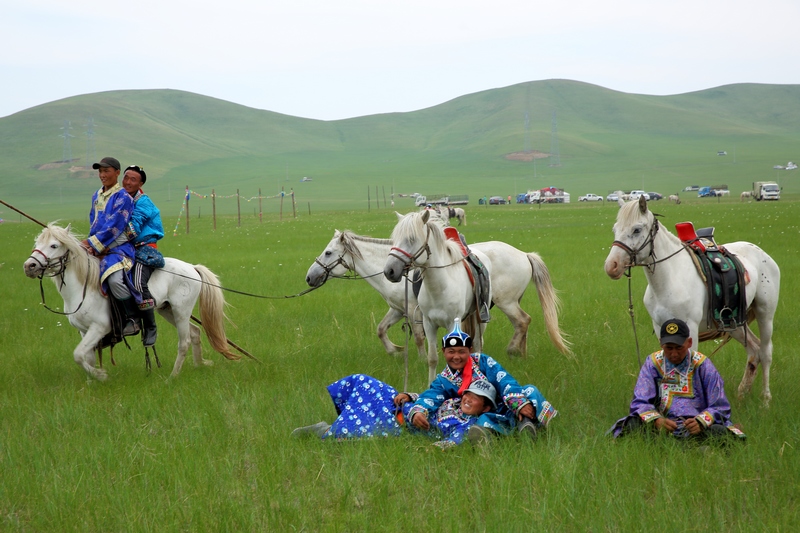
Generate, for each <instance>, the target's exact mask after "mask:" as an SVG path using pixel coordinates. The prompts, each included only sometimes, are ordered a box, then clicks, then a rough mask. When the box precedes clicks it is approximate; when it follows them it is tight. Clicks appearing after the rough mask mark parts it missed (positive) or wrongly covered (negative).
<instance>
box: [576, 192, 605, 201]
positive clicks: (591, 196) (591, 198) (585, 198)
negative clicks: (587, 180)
mask: <svg viewBox="0 0 800 533" xmlns="http://www.w3.org/2000/svg"><path fill="white" fill-rule="evenodd" d="M578 200H579V201H581V202H602V201H603V197H602V196H597V195H596V194H592V193H589V194H585V195H583V196H581V197H579V198H578Z"/></svg>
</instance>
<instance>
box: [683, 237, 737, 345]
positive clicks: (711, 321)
mask: <svg viewBox="0 0 800 533" xmlns="http://www.w3.org/2000/svg"><path fill="white" fill-rule="evenodd" d="M675 229H676V230H677V231H678V238H680V239H681V241H683V243H684V244H686V246H687V248H688V249H689V250H690V251H691V252H693V258H694V260H695V261H694V262H695V266H696V267H697V271H698V273H699V274H700V277H701V278H702V279H703V282H704V283H705V284H706V290H707V293H708V299H707V301H708V308H707V313H706V316H707V317H708V319H707V324H706V326H707V327H708V328H709V329H711V328H712V327H714V328H716V329H717V331H733V330H735V329H737V328H739V327H741V326H743V325H745V324H746V323H747V296H746V294H745V286H746V285H747V280H746V276H747V272H746V271H745V269H744V267H743V266H742V263H741V261H739V259H738V258H737V257H736V256H735V255H734V254H732V253H730V252H728V251H727V250H726V249H725V247H724V246H718V245H717V243H716V241H715V240H714V228H713V227H710V228H701V229H698V230H697V231H696V232H695V230H694V226H693V225H692V223H691V222H680V223H678V224H675Z"/></svg>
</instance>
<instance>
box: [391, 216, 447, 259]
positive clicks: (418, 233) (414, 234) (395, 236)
mask: <svg viewBox="0 0 800 533" xmlns="http://www.w3.org/2000/svg"><path fill="white" fill-rule="evenodd" d="M424 213H425V212H424V211H419V212H411V213H409V214H407V215H405V216H404V217H403V218H401V219H400V222H398V223H397V225H396V226H395V227H394V230H392V237H391V240H392V241H393V242H401V241H408V242H411V243H415V244H417V243H418V244H419V245H420V246H421V245H422V243H423V242H425V239H426V237H427V236H426V231H427V229H426V228H430V237H429V238H428V243H429V244H431V245H433V246H435V247H437V248H443V249H444V250H445V251H446V252H447V253H448V254H449V255H450V257H451V258H456V257H460V256H461V255H462V254H461V246H460V245H459V244H458V243H455V242H453V241H451V240H449V239H448V238H447V237H446V236H445V234H444V230H443V229H442V226H441V224H440V221H441V219H439V218H438V217H437V218H434V217H429V218H428V221H427V222H426V223H424V224H423V223H422V216H423V215H424ZM406 251H407V252H413V251H414V250H406Z"/></svg>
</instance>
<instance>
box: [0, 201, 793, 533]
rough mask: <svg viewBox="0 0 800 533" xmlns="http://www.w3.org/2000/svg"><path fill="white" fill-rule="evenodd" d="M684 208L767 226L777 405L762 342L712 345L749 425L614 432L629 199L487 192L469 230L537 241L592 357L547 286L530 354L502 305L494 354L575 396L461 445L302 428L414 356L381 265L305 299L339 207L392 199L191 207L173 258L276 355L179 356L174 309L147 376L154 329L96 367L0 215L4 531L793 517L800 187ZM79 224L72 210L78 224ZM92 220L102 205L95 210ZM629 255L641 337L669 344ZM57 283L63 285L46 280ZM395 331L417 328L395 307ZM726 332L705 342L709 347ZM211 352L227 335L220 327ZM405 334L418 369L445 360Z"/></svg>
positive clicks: (235, 335) (628, 376)
mask: <svg viewBox="0 0 800 533" xmlns="http://www.w3.org/2000/svg"><path fill="white" fill-rule="evenodd" d="M651 207H652V209H653V210H654V211H658V212H660V213H662V214H663V215H664V218H663V219H662V220H663V221H664V222H665V223H666V224H667V226H668V227H672V225H673V224H674V223H675V222H679V221H683V220H692V221H694V223H695V225H696V226H698V227H699V226H707V225H713V226H716V228H717V239H718V241H719V242H726V241H733V240H748V241H751V242H755V243H757V244H759V245H760V246H762V247H763V248H764V249H765V250H766V251H767V252H768V253H769V254H770V255H772V256H773V257H774V258H775V260H776V261H777V262H778V264H779V265H780V266H781V269H782V273H783V280H782V291H781V295H782V297H781V303H780V305H779V308H778V312H777V315H776V327H775V338H774V341H775V354H774V364H773V366H772V381H771V388H772V394H773V398H774V400H773V403H772V406H771V407H770V408H769V409H764V408H763V407H762V405H761V403H760V401H759V397H758V395H759V394H760V392H761V383H760V379H757V380H756V384H755V386H754V390H753V393H752V395H751V396H749V397H747V398H744V399H743V400H739V399H737V398H736V386H737V385H738V383H739V380H740V379H741V375H742V373H743V371H744V365H745V355H744V350H743V349H742V348H741V347H740V346H738V345H734V344H733V343H731V344H729V345H727V346H725V347H723V348H722V349H721V350H720V351H719V353H717V354H716V355H714V356H713V361H714V364H715V365H716V366H717V367H718V368H719V370H720V372H721V374H722V376H723V377H724V378H725V380H726V391H727V393H728V397H729V399H730V400H731V403H732V407H733V418H734V421H735V422H738V423H741V424H742V425H743V426H744V429H745V431H746V432H747V434H748V440H747V442H746V443H745V444H744V445H741V446H736V447H733V448H730V449H716V448H712V449H711V450H705V451H704V450H702V449H699V448H697V447H692V446H686V445H683V444H681V443H676V442H674V441H673V440H671V439H668V438H655V439H651V440H648V439H645V438H638V437H632V438H629V439H626V440H620V441H613V440H610V439H609V438H607V437H606V436H605V431H606V430H607V428H608V427H609V426H610V425H611V424H612V423H613V422H614V420H615V419H616V418H618V417H620V416H623V415H624V414H625V413H626V411H627V408H628V402H629V401H630V397H631V393H632V387H633V383H634V380H635V376H636V373H637V371H638V361H637V355H636V350H635V341H634V337H633V331H632V328H631V323H630V317H629V315H628V310H627V309H628V298H627V284H626V283H625V282H624V281H618V282H614V281H611V280H609V279H608V278H607V276H606V275H605V274H604V272H603V269H602V263H603V260H604V259H605V256H606V254H607V253H608V249H609V245H610V243H611V240H612V234H611V231H610V229H611V225H612V224H613V221H614V217H615V215H616V209H615V208H614V207H612V206H606V205H600V206H597V205H591V206H589V205H580V204H578V205H563V206H543V207H542V208H538V207H534V208H533V209H531V208H529V207H527V206H526V207H522V206H492V207H491V208H480V209H478V208H474V209H470V210H469V211H468V216H469V226H468V227H466V228H462V230H463V232H464V233H465V234H466V237H467V239H468V241H469V242H478V241H483V240H490V239H497V240H503V241H506V242H508V243H510V244H512V245H514V246H517V247H519V248H521V249H523V250H532V251H537V252H539V253H540V254H541V255H542V257H543V259H544V260H545V262H546V263H547V265H548V267H549V268H550V270H551V274H552V278H553V283H554V285H555V286H556V287H557V288H558V289H559V290H560V296H561V298H562V301H563V313H562V327H563V329H564V330H565V331H566V332H568V333H569V334H570V340H571V341H572V342H573V343H574V349H575V353H576V357H575V358H574V359H567V358H565V357H564V356H562V355H560V354H559V353H558V352H557V351H556V349H555V348H554V347H553V346H552V345H551V344H550V343H549V341H548V340H547V337H546V335H545V333H544V326H543V320H542V315H541V311H540V309H539V304H538V301H537V299H536V294H535V290H533V289H532V288H529V290H528V292H527V293H526V296H525V298H524V299H523V302H522V305H523V307H524V308H525V309H526V310H527V311H528V313H529V314H530V315H531V316H532V318H533V322H532V323H531V331H530V334H529V340H528V351H529V353H528V356H527V357H525V358H521V357H518V358H509V357H508V356H507V355H505V353H504V349H505V345H506V343H507V342H508V339H509V338H510V336H511V327H510V325H509V323H508V320H507V319H506V318H505V317H504V316H503V315H502V314H500V313H499V312H496V311H495V312H493V319H492V322H491V323H490V325H489V327H488V329H487V335H486V346H485V351H486V352H487V353H489V354H492V355H493V356H495V357H496V358H497V359H498V360H499V361H500V362H501V363H502V364H503V365H504V366H505V367H506V368H507V369H508V370H509V371H510V372H511V373H513V374H514V375H515V377H517V378H518V379H519V380H520V381H521V382H523V383H528V382H529V383H534V384H536V385H537V386H539V387H540V388H541V389H542V390H543V392H544V393H545V395H546V396H547V397H548V399H549V400H550V401H551V402H552V403H553V404H554V405H555V406H556V408H557V409H558V410H559V411H560V415H559V416H558V417H557V418H556V419H555V420H554V422H553V424H552V425H551V426H550V429H548V431H547V433H546V434H544V435H542V437H541V438H540V439H539V440H538V441H537V442H530V441H527V440H525V439H520V438H516V437H511V438H506V439H502V440H497V441H495V442H493V443H491V445H489V446H488V447H485V448H473V447H471V446H470V445H463V446H459V447H457V448H455V449H453V450H450V451H448V452H442V451H440V450H438V449H437V448H435V447H433V446H431V445H430V441H429V440H428V439H426V438H424V437H417V436H410V435H403V436H402V437H399V438H396V439H387V440H384V439H376V440H364V441H358V442H342V443H337V442H322V441H319V440H313V439H312V440H306V441H298V440H294V439H292V438H291V437H290V436H289V433H290V432H291V430H292V429H293V428H295V427H297V426H301V425H306V424H311V423H314V422H317V421H319V420H327V421H331V420H333V418H334V417H335V413H334V410H333V407H332V405H331V402H330V399H329V398H328V397H327V393H326V391H325V386H326V385H328V384H329V383H331V382H332V381H334V380H336V379H338V378H340V377H342V376H344V375H347V374H350V373H355V372H364V373H368V374H371V375H373V376H375V377H377V378H379V379H382V380H384V381H387V382H389V383H391V384H393V385H395V386H397V387H401V386H402V382H403V374H404V365H403V359H402V357H391V356H388V355H386V354H385V353H384V352H383V349H382V347H381V346H380V344H379V342H378V341H377V339H376V337H375V334H374V331H375V327H376V325H377V322H378V321H379V320H380V318H381V317H382V316H383V314H384V313H385V310H386V306H385V303H383V301H382V300H381V298H380V297H379V296H378V294H377V293H375V292H374V291H373V290H372V289H371V288H369V286H368V285H367V284H366V283H365V282H363V281H347V280H330V281H329V282H328V283H327V284H326V285H325V286H323V287H322V288H321V289H319V290H317V291H314V292H312V293H310V294H308V295H305V296H302V297H298V298H282V297H283V296H291V295H294V294H297V293H299V292H300V291H302V290H304V289H305V288H306V286H305V282H304V276H305V272H306V270H307V268H308V267H309V266H310V265H311V263H312V261H313V259H314V257H315V256H316V255H318V254H319V253H320V252H321V251H322V249H323V247H324V245H325V244H326V243H327V242H328V241H329V240H330V238H331V237H332V235H333V230H334V228H338V229H351V230H353V231H355V232H357V233H361V234H368V235H372V236H375V237H386V236H388V235H389V233H390V231H391V228H392V227H393V225H394V222H395V218H394V215H391V214H390V213H389V212H388V211H386V210H384V211H379V212H376V211H373V212H371V213H365V212H327V213H319V214H314V215H312V216H308V215H305V214H302V215H301V216H300V217H298V218H297V219H284V220H283V221H282V222H281V221H279V220H278V219H277V216H270V217H268V218H267V219H265V220H264V222H263V223H258V221H257V219H254V218H252V217H247V218H245V219H244V220H243V222H242V226H241V227H238V226H237V221H236V218H235V217H232V218H225V219H222V220H219V221H218V227H217V230H216V231H213V230H212V228H211V220H210V218H208V217H203V218H200V219H195V220H193V221H192V226H191V228H192V231H191V233H190V234H189V235H186V234H185V233H184V232H183V231H181V232H179V233H178V234H177V236H172V235H171V234H170V235H168V236H167V237H166V238H165V239H164V240H163V241H162V242H163V244H162V249H163V251H164V252H165V254H166V255H171V256H175V257H179V258H181V259H184V260H186V261H189V262H192V263H203V264H205V265H206V266H208V267H209V268H211V269H212V270H213V271H214V272H216V273H217V274H218V275H219V276H220V279H221V282H222V284H223V285H225V286H227V287H231V288H235V289H237V290H241V291H246V292H252V293H257V294H260V295H265V296H271V297H276V298H260V299H259V298H249V297H244V296H240V295H236V294H231V293H228V294H227V299H228V302H229V303H230V304H231V307H230V308H229V309H228V315H229V316H230V318H231V320H232V321H233V322H234V323H235V324H236V326H237V327H236V328H234V327H229V328H228V334H229V337H230V338H231V339H232V340H234V341H235V342H236V343H237V344H240V345H241V346H243V347H245V348H246V349H248V350H249V351H251V352H252V353H253V354H254V355H255V356H256V357H258V358H259V359H260V361H261V363H260V364H259V363H256V362H253V361H251V360H248V359H244V360H242V361H241V362H229V361H226V360H224V359H223V358H222V357H220V356H218V355H216V354H213V353H211V354H210V355H209V354H208V353H207V354H206V355H207V357H210V358H212V359H213V360H214V361H215V362H216V364H215V366H213V367H202V368H194V367H193V366H191V365H190V364H187V365H185V366H184V369H183V372H182V373H181V375H180V376H179V377H178V379H175V380H169V379H167V377H168V375H169V372H170V371H171V367H172V363H173V362H174V350H175V346H176V342H177V340H176V336H175V331H174V329H172V328H171V327H170V326H169V325H168V324H166V322H164V321H163V320H161V319H159V341H158V346H159V349H160V356H161V360H162V363H164V366H163V368H160V369H155V370H154V371H153V372H152V373H151V374H149V375H148V374H147V373H146V372H145V369H144V361H143V357H142V355H143V350H142V348H141V346H140V345H139V343H138V342H137V341H136V340H134V339H131V346H132V348H133V350H132V351H130V352H129V351H128V350H127V349H124V348H123V347H121V346H119V347H118V349H117V350H116V352H115V354H114V358H115V360H116V366H110V361H109V360H108V354H106V359H105V365H106V366H107V367H108V368H109V374H110V377H109V380H108V381H107V382H104V383H99V382H88V381H87V379H86V377H85V374H84V373H83V371H82V370H80V369H79V367H77V365H75V364H74V363H73V362H72V361H71V356H70V354H71V352H72V349H73V348H74V346H75V345H76V344H77V342H78V337H79V336H78V333H77V331H76V330H74V329H73V328H71V327H70V326H69V325H68V323H67V321H66V320H65V319H64V318H63V317H60V316H57V315H54V314H51V313H48V312H47V311H46V310H44V309H43V308H41V306H40V305H39V304H38V302H39V299H40V297H39V289H38V283H37V282H36V281H34V280H28V279H26V278H25V277H24V275H23V273H22V269H21V265H22V262H23V261H24V259H25V258H26V257H27V255H28V253H29V251H30V248H31V245H32V243H33V240H34V238H35V236H36V235H37V234H38V233H39V228H38V227H36V226H35V225H34V224H32V223H27V222H25V223H20V224H15V223H5V224H2V225H0V242H2V248H1V249H0V254H2V255H0V287H2V289H0V291H1V292H0V294H2V296H3V305H2V307H0V309H1V310H0V315H1V316H2V320H0V339H2V340H1V341H0V343H1V344H0V346H1V348H0V351H1V352H2V364H0V383H2V384H3V385H2V386H0V420H1V421H2V422H0V424H2V437H0V438H1V439H2V440H0V468H1V469H2V476H1V477H0V529H2V530H5V531H128V530H130V531H159V532H161V531H257V530H262V531H266V530H269V531H454V532H455V531H503V532H505V531H531V530H533V529H535V528H544V529H546V530H551V531H605V530H656V529H667V530H678V529H679V530H686V531H707V530H732V531H753V530H759V531H761V530H764V531H787V530H793V529H795V528H796V526H797V523H798V519H799V518H800V517H798V514H799V509H798V505H799V504H798V499H797V490H796V480H797V479H798V475H799V474H800V465H799V464H798V447H800V435H798V423H797V413H796V411H797V406H798V405H800V398H798V392H797V388H796V386H795V383H794V382H795V376H797V375H798V371H799V370H800V361H798V358H797V357H796V356H795V354H794V352H795V350H794V345H793V342H794V340H795V339H796V331H798V330H799V329H800V322H799V321H798V318H797V317H798V312H797V311H798V309H797V308H798V304H797V303H796V299H795V298H794V295H796V294H797V293H798V287H797V281H796V278H795V277H794V273H796V272H798V267H800V265H799V264H798V263H799V262H800V260H799V259H798V256H797V251H796V243H797V242H798V241H797V239H798V233H799V232H800V228H799V227H798V222H797V217H796V216H795V215H794V212H795V211H796V210H797V203H796V202H790V201H781V202H778V203H776V204H764V203H755V202H753V203H745V204H739V203H737V202H722V203H717V202H711V203H685V204H683V205H681V206H674V205H668V204H664V203H661V204H659V203H653V205H652V206H651ZM64 223H66V221H65V222H64ZM75 224H76V225H77V227H78V228H79V229H80V230H82V231H85V230H86V227H85V226H86V223H85V222H84V221H76V222H75ZM644 287H645V280H644V276H643V274H642V273H641V272H634V275H633V279H632V290H633V294H634V315H635V320H636V326H637V332H638V337H639V339H638V340H639V343H640V345H641V346H642V357H644V355H645V354H646V353H649V351H651V350H654V349H656V348H657V341H656V339H655V336H654V335H653V334H652V332H651V331H650V330H651V326H650V324H649V318H648V316H647V313H646V311H645V309H644V307H643V305H642V303H641V297H642V294H643V291H644ZM44 289H45V295H46V299H47V303H48V305H50V306H54V305H58V304H60V303H61V302H60V298H59V296H58V294H57V293H56V291H55V288H54V287H53V286H52V283H50V282H49V281H48V280H45V284H44ZM393 329H394V330H395V331H392V332H390V334H391V335H392V337H393V339H394V340H395V342H397V343H399V344H402V342H403V334H402V332H401V331H400V330H399V328H398V327H395V328H393ZM714 348H715V345H714V344H713V343H707V344H704V345H702V346H701V350H702V351H703V352H704V353H706V354H710V353H711V352H712V351H713V350H714ZM204 349H205V350H206V351H207V352H208V351H209V350H210V348H209V346H208V344H207V342H206V341H205V340H204ZM415 352H416V350H414V349H413V346H412V349H411V350H410V355H409V364H410V388H411V389H413V390H420V389H422V388H423V387H424V386H425V377H426V365H425V363H424V362H423V361H421V360H420V359H419V358H418V356H417V354H416V353H415Z"/></svg>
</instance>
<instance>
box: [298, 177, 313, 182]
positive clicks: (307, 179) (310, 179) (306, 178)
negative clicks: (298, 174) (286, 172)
mask: <svg viewBox="0 0 800 533" xmlns="http://www.w3.org/2000/svg"><path fill="white" fill-rule="evenodd" d="M300 181H301V182H303V181H312V178H309V177H308V176H306V177H305V178H303V179H301V180H300Z"/></svg>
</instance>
